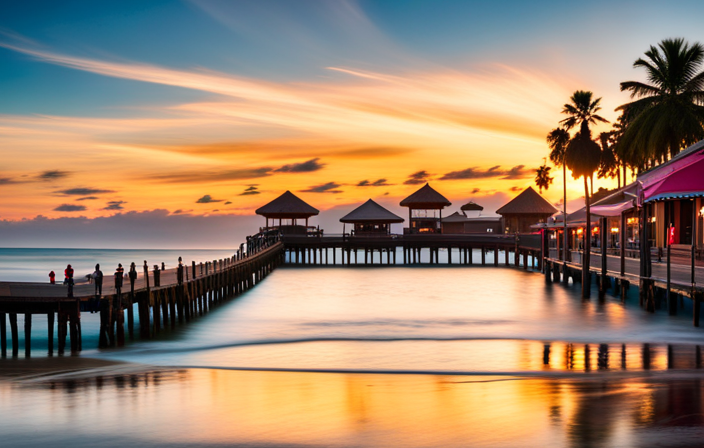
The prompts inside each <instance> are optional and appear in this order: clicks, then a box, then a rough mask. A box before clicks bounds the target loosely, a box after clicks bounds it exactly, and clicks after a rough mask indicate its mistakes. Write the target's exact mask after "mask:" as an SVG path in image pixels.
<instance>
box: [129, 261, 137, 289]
mask: <svg viewBox="0 0 704 448" xmlns="http://www.w3.org/2000/svg"><path fill="white" fill-rule="evenodd" d="M129 277H130V292H131V293H133V294H134V282H135V281H136V280H137V266H136V265H135V264H134V261H133V262H132V264H131V265H130V272H129Z"/></svg>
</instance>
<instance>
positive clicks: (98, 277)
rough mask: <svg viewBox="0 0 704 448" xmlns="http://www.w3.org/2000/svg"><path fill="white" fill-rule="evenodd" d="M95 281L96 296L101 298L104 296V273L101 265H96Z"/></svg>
mask: <svg viewBox="0 0 704 448" xmlns="http://www.w3.org/2000/svg"><path fill="white" fill-rule="evenodd" d="M93 281H95V296H96V297H97V298H100V296H102V295H103V271H101V270H100V264H96V265H95V271H94V272H93Z"/></svg>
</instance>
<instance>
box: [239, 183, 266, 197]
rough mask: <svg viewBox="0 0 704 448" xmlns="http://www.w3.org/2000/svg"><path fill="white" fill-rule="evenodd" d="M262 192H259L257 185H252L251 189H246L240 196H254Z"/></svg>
mask: <svg viewBox="0 0 704 448" xmlns="http://www.w3.org/2000/svg"><path fill="white" fill-rule="evenodd" d="M260 193H261V191H259V187H257V186H256V185H250V186H249V187H247V188H245V190H244V191H243V192H242V193H240V194H239V196H252V195H255V194H260Z"/></svg>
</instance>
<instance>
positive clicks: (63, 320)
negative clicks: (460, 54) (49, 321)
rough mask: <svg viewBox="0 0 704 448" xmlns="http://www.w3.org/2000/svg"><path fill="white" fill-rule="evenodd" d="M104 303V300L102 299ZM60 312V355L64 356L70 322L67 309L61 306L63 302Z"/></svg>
mask: <svg viewBox="0 0 704 448" xmlns="http://www.w3.org/2000/svg"><path fill="white" fill-rule="evenodd" d="M101 303H102V301H101ZM57 314H58V319H59V328H58V337H59V356H62V355H63V354H64V351H65V349H66V324H67V322H68V316H67V314H66V310H64V309H63V308H62V307H61V304H59V312H58V313H57Z"/></svg>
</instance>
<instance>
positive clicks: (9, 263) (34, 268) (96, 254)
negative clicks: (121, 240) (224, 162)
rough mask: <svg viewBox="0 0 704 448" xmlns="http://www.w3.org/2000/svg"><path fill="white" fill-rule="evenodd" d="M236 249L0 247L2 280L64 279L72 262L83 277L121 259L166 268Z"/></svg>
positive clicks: (214, 257) (222, 255) (113, 265)
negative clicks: (181, 259) (50, 275)
mask: <svg viewBox="0 0 704 448" xmlns="http://www.w3.org/2000/svg"><path fill="white" fill-rule="evenodd" d="M235 251H236V249H222V250H205V249H204V250H193V249H188V250H185V249H179V250H165V249H164V250H162V249H16V248H0V281H5V282H48V281H49V272H50V271H54V273H55V274H56V280H57V282H58V281H62V280H63V272H64V269H65V268H66V265H67V264H70V265H71V266H72V267H73V269H74V272H75V278H76V280H77V281H78V279H81V278H84V277H85V275H86V274H91V273H92V272H93V271H94V270H95V265H96V264H97V263H100V266H101V270H102V271H103V272H106V273H107V272H112V270H114V269H115V268H116V267H117V264H118V263H122V265H123V266H125V267H128V266H129V265H130V263H132V262H134V263H136V264H137V266H142V265H143V264H144V261H145V260H146V261H147V262H148V264H149V267H150V268H151V267H152V266H153V265H155V264H158V265H159V266H161V263H164V264H165V265H166V268H167V269H168V268H173V267H175V266H177V265H178V257H183V260H184V262H185V263H190V262H191V261H195V262H201V261H212V260H219V259H221V258H228V257H232V255H233V254H234V253H235Z"/></svg>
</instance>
